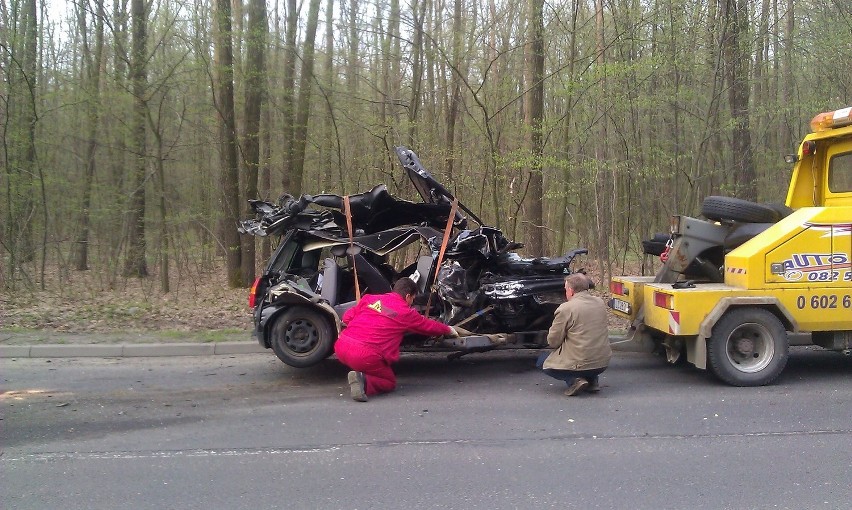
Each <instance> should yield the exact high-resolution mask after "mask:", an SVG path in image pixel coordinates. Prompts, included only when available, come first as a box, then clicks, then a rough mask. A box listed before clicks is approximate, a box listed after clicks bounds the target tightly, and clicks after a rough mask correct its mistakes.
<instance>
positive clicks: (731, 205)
mask: <svg viewBox="0 0 852 510" xmlns="http://www.w3.org/2000/svg"><path fill="white" fill-rule="evenodd" d="M701 214H703V215H704V217H705V218H707V219H708V220H713V221H725V220H728V221H739V222H743V223H775V222H776V221H778V220H780V219H781V214H780V213H779V211H776V210H775V209H773V208H772V207H769V206H766V205H763V204H758V203H756V202H749V201H748V200H741V199H739V198H733V197H719V196H709V197H707V198H705V199H704V203H703V204H702V206H701Z"/></svg>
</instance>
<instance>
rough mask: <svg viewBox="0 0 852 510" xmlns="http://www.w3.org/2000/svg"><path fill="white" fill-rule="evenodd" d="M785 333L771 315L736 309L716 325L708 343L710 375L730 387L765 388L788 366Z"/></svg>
mask: <svg viewBox="0 0 852 510" xmlns="http://www.w3.org/2000/svg"><path fill="white" fill-rule="evenodd" d="M788 349H789V348H788V340H787V330H786V329H785V328H784V324H782V323H781V321H780V320H779V319H778V317H776V316H775V315H774V314H773V313H772V312H770V311H768V310H764V309H762V308H737V309H734V310H731V311H729V312H727V313H725V315H723V316H722V318H721V319H719V321H718V322H717V323H716V325H715V326H714V327H713V332H712V334H711V336H710V338H709V339H707V361H708V365H709V368H710V371H711V372H712V373H713V375H715V376H716V377H718V378H719V379H720V380H722V381H724V382H726V383H728V384H730V385H732V386H764V385H766V384H769V383H771V382H773V381H774V380H775V379H777V378H778V376H779V375H781V371H782V370H784V366H786V365H787V356H788Z"/></svg>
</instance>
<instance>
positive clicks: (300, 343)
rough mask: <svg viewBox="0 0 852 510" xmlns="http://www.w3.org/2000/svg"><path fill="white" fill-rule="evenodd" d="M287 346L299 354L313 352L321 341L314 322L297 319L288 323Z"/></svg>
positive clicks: (285, 336) (285, 337)
mask: <svg viewBox="0 0 852 510" xmlns="http://www.w3.org/2000/svg"><path fill="white" fill-rule="evenodd" d="M284 339H285V340H284V341H285V343H286V344H287V347H289V348H290V350H292V351H293V352H295V353H297V354H305V353H308V352H311V351H312V350H313V349H315V348H316V346H317V344H318V343H319V331H318V330H317V327H316V326H315V325H314V323H313V322H311V321H309V320H305V319H296V320H294V321H292V322H290V324H288V325H287V331H286V332H285V335H284Z"/></svg>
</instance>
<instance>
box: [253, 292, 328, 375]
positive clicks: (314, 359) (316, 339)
mask: <svg viewBox="0 0 852 510" xmlns="http://www.w3.org/2000/svg"><path fill="white" fill-rule="evenodd" d="M269 338H270V343H271V344H272V350H273V351H275V355H276V356H278V359H280V360H281V361H283V362H284V363H286V364H288V365H290V366H291V367H296V368H306V367H310V366H312V365H316V364H317V363H319V362H320V361H322V360H324V359H325V358H327V357H329V356H330V355H331V352H332V350H333V348H334V338H335V335H334V327H333V326H332V324H331V321H330V320H329V319H328V317H326V316H325V315H323V314H322V313H320V312H318V311H316V310H311V309H310V308H306V307H302V306H298V307H294V308H291V309H289V310H287V311H286V312H284V313H283V314H281V316H279V317H277V318H276V319H275V322H274V323H273V324H272V325H271V326H270V329H269Z"/></svg>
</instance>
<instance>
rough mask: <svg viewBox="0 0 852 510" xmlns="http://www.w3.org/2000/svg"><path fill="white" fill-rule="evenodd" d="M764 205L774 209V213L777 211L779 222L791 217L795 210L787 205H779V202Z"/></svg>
mask: <svg viewBox="0 0 852 510" xmlns="http://www.w3.org/2000/svg"><path fill="white" fill-rule="evenodd" d="M763 205H765V206H766V207H768V208H770V209H772V210H773V211H775V212H776V213H777V214H778V221H781V220H782V219H784V218H786V217H787V216H790V215H791V214H793V209H792V208H790V207H787V206H786V205H785V204H779V203H778V202H767V203H765V204H763Z"/></svg>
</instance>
